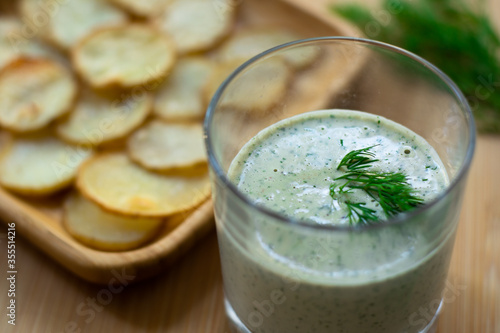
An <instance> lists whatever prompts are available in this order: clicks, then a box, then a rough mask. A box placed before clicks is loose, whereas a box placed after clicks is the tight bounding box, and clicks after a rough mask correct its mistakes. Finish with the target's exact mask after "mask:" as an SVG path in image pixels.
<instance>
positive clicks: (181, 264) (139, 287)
mask: <svg viewBox="0 0 500 333" xmlns="http://www.w3.org/2000/svg"><path fill="white" fill-rule="evenodd" d="M249 1H250V0H249ZM297 1H301V0H297ZM492 1H494V2H491V4H492V8H494V9H495V10H492V11H491V12H492V13H495V15H497V17H498V20H497V24H498V23H499V22H500V0H492ZM309 3H310V5H311V7H312V8H316V9H318V10H324V9H323V8H324V7H323V5H324V4H325V3H326V1H324V0H314V1H313V0H309ZM499 30H500V29H499ZM496 93H500V92H496ZM499 170H500V136H480V137H479V138H478V142H477V150H476V154H475V158H474V162H473V165H472V169H471V171H470V174H469V179H468V185H467V192H466V195H465V199H464V204H463V210H462V215H461V221H460V227H459V231H458V235H457V241H456V244H455V250H454V254H453V259H452V264H451V269H450V274H449V277H448V280H447V289H446V292H447V295H448V296H447V300H448V301H447V303H446V304H445V308H444V312H443V313H442V316H441V319H440V322H439V333H500V176H499V175H498V173H499ZM6 232H7V229H6V227H5V226H4V225H3V224H1V226H0V269H1V271H0V309H1V310H0V332H23V333H24V332H36V333H43V332H48V333H49V332H50V333H62V332H92V333H94V332H96V333H99V332H122V333H127V332H176V333H182V332H210V333H211V332H214V333H226V332H229V330H228V328H227V326H226V320H225V317H224V308H223V294H222V281H221V274H220V262H219V253H218V248H217V239H216V235H215V232H214V231H213V232H211V233H210V234H209V235H208V236H207V237H206V238H204V239H203V240H202V241H200V242H199V243H198V244H197V245H196V246H195V247H194V248H193V249H192V250H191V251H190V252H188V253H187V254H186V255H185V256H184V257H183V258H181V259H180V260H179V261H178V262H177V263H176V264H174V265H173V266H171V267H170V268H169V269H168V270H167V271H165V272H164V273H162V274H160V275H158V276H157V277H155V278H153V279H150V280H147V281H143V282H139V283H136V284H130V282H131V281H133V279H134V277H133V276H129V275H128V273H127V272H126V271H122V272H116V276H117V279H116V281H121V282H122V283H121V284H118V283H115V284H111V285H110V286H107V287H102V286H96V285H92V284H89V283H87V282H85V281H83V280H80V279H79V278H76V277H75V276H73V275H72V274H71V273H69V272H68V271H66V270H65V269H64V268H62V267H61V266H59V265H58V264H57V263H55V262H53V261H52V260H50V259H49V258H48V257H46V256H45V255H44V254H42V253H40V251H39V250H38V249H37V248H35V247H33V246H31V245H30V244H29V243H28V242H27V241H25V240H24V239H23V238H22V236H19V235H18V236H17V238H16V261H17V267H18V273H17V280H16V291H15V292H16V297H15V299H16V325H15V326H12V325H9V324H8V323H7V320H8V317H7V316H6V314H7V309H6V307H7V306H8V303H7V302H8V299H9V297H8V295H7V294H8V289H9V285H8V280H7V269H6V261H7V239H6Z"/></svg>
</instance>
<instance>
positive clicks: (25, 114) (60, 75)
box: [0, 59, 77, 132]
mask: <svg viewBox="0 0 500 333" xmlns="http://www.w3.org/2000/svg"><path fill="white" fill-rule="evenodd" d="M76 93H77V85H76V82H75V80H74V79H73V77H72V76H71V74H70V73H69V71H68V70H67V69H65V68H64V67H63V66H61V65H59V64H57V63H55V62H53V61H51V60H48V59H19V60H17V61H14V62H11V63H10V64H9V65H7V66H6V67H5V68H4V69H3V70H2V71H1V72H0V125H2V126H4V127H5V128H7V129H9V130H12V131H18V132H26V131H32V130H36V129H40V128H42V127H44V126H46V125H47V124H48V123H50V122H51V121H52V120H53V119H55V118H57V117H59V116H61V115H62V114H64V113H65V112H66V111H68V110H69V109H70V107H71V105H72V104H73V101H74V98H75V96H76Z"/></svg>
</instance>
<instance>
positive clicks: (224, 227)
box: [204, 37, 475, 333]
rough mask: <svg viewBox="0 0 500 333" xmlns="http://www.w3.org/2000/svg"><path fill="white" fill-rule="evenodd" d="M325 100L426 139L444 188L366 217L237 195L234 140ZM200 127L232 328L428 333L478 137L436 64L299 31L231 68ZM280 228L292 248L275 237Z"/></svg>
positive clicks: (287, 332)
mask: <svg viewBox="0 0 500 333" xmlns="http://www.w3.org/2000/svg"><path fill="white" fill-rule="evenodd" d="M321 109H347V110H359V111H364V112H367V113H371V114H376V115H380V116H383V117H385V118H388V119H390V120H393V121H395V122H397V123H399V124H402V125H404V126H406V127H407V128H409V129H411V130H412V131H413V132H415V133H417V134H418V135H420V136H422V137H423V138H424V139H425V140H426V141H427V142H428V143H429V144H430V145H431V146H432V147H433V148H434V149H435V151H436V152H437V154H438V155H439V158H440V159H441V161H442V163H443V165H444V167H445V169H446V172H447V174H448V176H449V185H448V186H447V187H446V189H445V190H444V191H442V193H439V194H438V195H437V196H436V197H435V199H433V200H432V201H430V202H428V203H426V204H425V205H423V206H420V207H419V208H417V209H414V210H412V211H410V212H407V213H403V214H399V215H397V216H394V217H392V218H390V219H388V220H387V221H383V222H380V223H377V224H373V225H367V226H349V225H318V224H312V223H306V222H304V221H302V220H298V219H295V218H294V217H293V216H285V215H282V214H280V213H278V212H275V211H272V210H269V209H268V208H266V207H265V206H262V205H258V204H256V203H255V202H254V201H253V200H251V199H250V198H249V197H248V196H247V195H245V194H244V193H242V192H240V190H239V189H238V188H237V186H236V185H235V183H234V182H233V181H232V180H231V178H230V177H229V176H228V170H229V167H230V165H231V162H232V161H233V159H234V158H235V156H236V154H237V153H238V152H239V150H240V149H241V148H242V146H243V145H244V144H245V143H247V142H248V140H249V139H250V138H252V137H254V136H255V135H256V134H257V133H258V132H259V131H261V130H262V129H264V128H266V127H268V126H270V125H272V124H274V123H276V122H278V121H280V120H282V119H285V118H289V117H291V116H294V115H298V114H302V113H305V112H309V111H313V110H321ZM204 126H205V134H206V140H205V143H206V148H207V152H208V159H209V164H210V173H211V182H212V189H213V202H214V210H215V219H216V226H217V235H218V241H219V248H220V256H221V264H222V273H223V281H224V293H225V307H226V312H227V316H228V318H229V322H230V325H231V329H232V330H233V331H234V332H245V333H248V332H260V333H271V332H273V333H305V332H314V333H324V332H333V333H341V332H342V333H365V332H369V333H416V332H434V331H435V326H436V319H437V317H438V315H439V312H440V309H441V306H442V304H443V297H442V292H443V288H444V286H445V280H446V276H447V271H448V267H449V262H450V257H451V253H452V248H453V243H454V238H455V231H456V229H457V224H458V220H459V212H460V207H461V201H462V196H463V192H464V187H465V183H466V175H467V172H468V169H469V166H470V164H471V159H472V156H473V150H474V145H475V127H474V122H473V117H472V114H471V110H470V107H469V105H468V103H467V100H466V99H465V97H464V95H463V94H462V92H461V91H460V90H459V89H458V88H457V86H456V85H455V84H454V83H453V82H452V81H451V80H450V79H449V78H448V77H447V76H446V75H445V74H443V73H442V72H441V71H440V70H439V69H438V68H436V67H435V66H433V65H432V64H430V63H429V62H427V61H425V60H424V59H422V58H420V57H418V56H416V55H414V54H412V53H410V52H407V51H405V50H403V49H400V48H398V47H394V46H391V45H388V44H384V43H380V42H376V41H371V40H367V39H360V38H349V37H324V38H313V39H306V40H300V41H295V42H291V43H287V44H284V45H280V46H277V47H275V48H272V49H270V50H267V51H265V52H263V53H261V54H259V55H257V56H255V57H254V58H252V59H250V60H249V61H247V62H245V63H244V64H243V65H241V66H240V67H238V68H237V69H236V70H235V71H234V72H233V73H232V74H231V75H230V76H229V77H228V78H227V79H226V80H225V82H224V83H223V84H222V85H221V86H220V87H219V89H218V90H217V92H216V93H215V95H214V97H213V99H212V101H211V103H210V105H209V107H208V112H207V115H206V118H205V124H204ZM405 171H406V172H407V173H408V174H411V170H405ZM279 237H286V239H287V241H286V244H289V245H287V246H285V245H283V246H271V245H270V244H278V242H277V240H278V238H279ZM374 240H376V242H375V243H376V244H378V246H373V243H374ZM290 244H292V245H290ZM290 246H293V247H298V248H299V249H303V250H304V251H303V253H302V254H301V255H297V251H290ZM291 253H293V255H292V254H291ZM367 258H369V259H367Z"/></svg>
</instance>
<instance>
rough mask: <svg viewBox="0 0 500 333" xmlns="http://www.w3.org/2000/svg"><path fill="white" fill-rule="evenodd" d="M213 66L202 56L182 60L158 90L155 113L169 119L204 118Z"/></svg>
mask: <svg viewBox="0 0 500 333" xmlns="http://www.w3.org/2000/svg"><path fill="white" fill-rule="evenodd" d="M213 70H214V64H213V63H212V62H210V61H209V60H207V59H205V58H202V57H192V58H185V59H182V60H180V61H179V62H178V63H177V64H176V65H175V67H174V69H173V70H172V73H170V75H169V77H168V78H167V80H165V82H164V83H163V84H162V85H161V86H160V88H159V89H158V91H157V94H156V97H155V103H154V113H155V114H156V115H157V116H158V117H160V118H163V119H166V120H180V121H185V120H198V119H203V117H204V116H205V107H206V101H205V100H204V99H203V95H202V92H203V87H204V86H205V85H206V84H207V82H208V79H209V78H210V75H211V74H212V72H213Z"/></svg>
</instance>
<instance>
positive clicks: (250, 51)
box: [218, 28, 319, 69]
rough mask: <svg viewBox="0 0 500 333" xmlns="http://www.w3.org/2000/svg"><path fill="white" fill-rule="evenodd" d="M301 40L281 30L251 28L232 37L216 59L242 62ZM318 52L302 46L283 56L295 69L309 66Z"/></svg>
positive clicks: (314, 48)
mask: <svg viewBox="0 0 500 333" xmlns="http://www.w3.org/2000/svg"><path fill="white" fill-rule="evenodd" d="M298 39H301V37H299V36H298V35H296V34H294V33H292V32H290V31H287V30H283V29H281V28H253V29H248V30H243V31H240V32H239V33H237V34H235V35H233V36H232V37H231V38H230V39H229V40H228V41H227V42H226V43H225V44H224V45H223V46H222V47H221V49H220V51H219V54H218V57H219V59H220V60H222V61H224V62H231V61H235V60H240V61H241V62H244V61H246V60H248V59H250V58H251V57H253V56H256V55H257V54H259V53H261V52H263V51H266V50H268V49H270V48H272V47H275V46H278V45H280V44H284V43H288V42H291V41H294V40H298ZM318 55H319V50H318V48H317V47H314V46H302V47H300V48H297V49H296V50H293V51H288V52H287V53H286V54H284V57H285V59H286V60H287V61H288V63H289V64H290V65H291V66H292V67H293V68H296V69H301V68H304V67H307V66H309V65H310V64H312V63H313V62H314V60H316V58H317V57H318Z"/></svg>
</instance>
